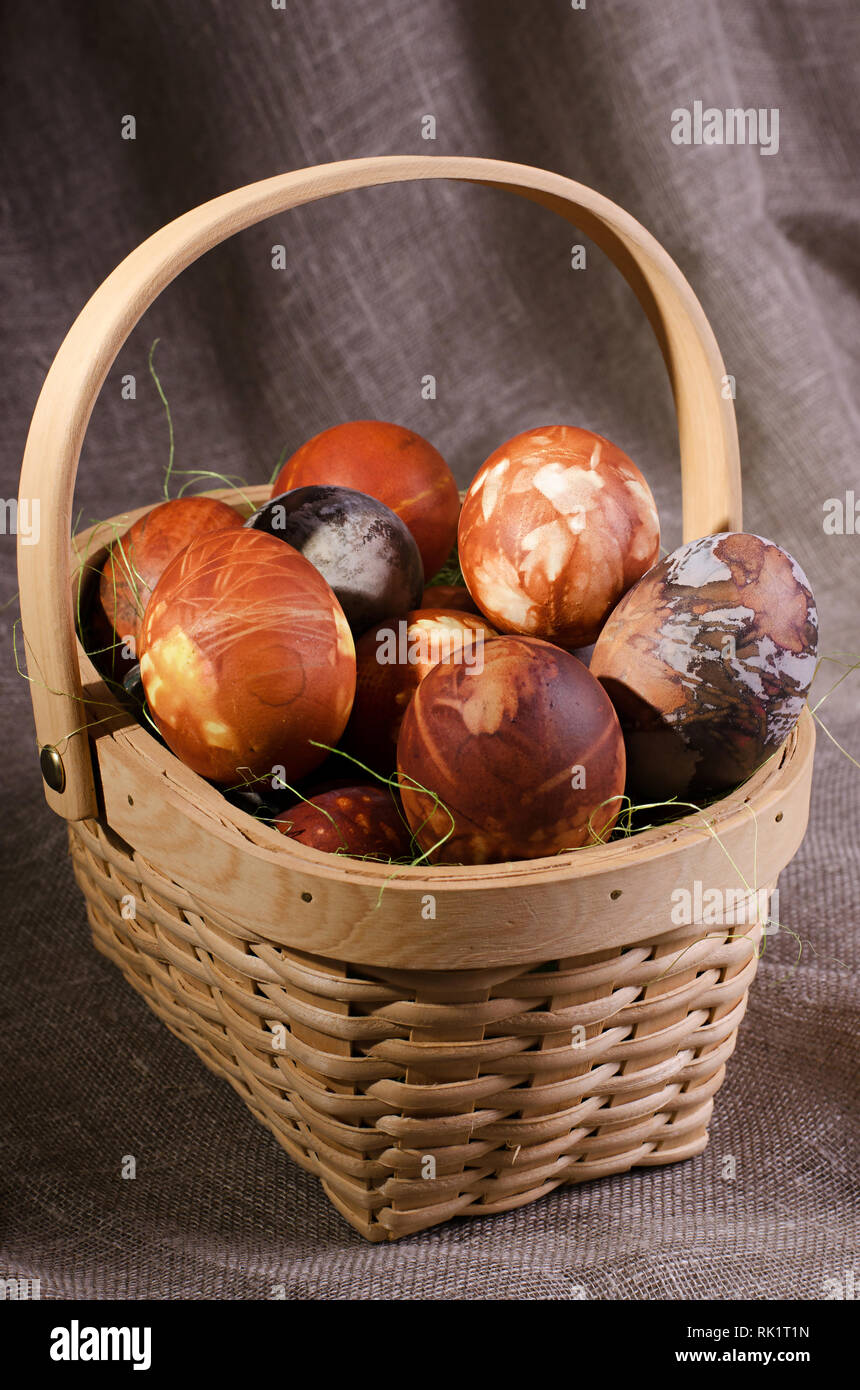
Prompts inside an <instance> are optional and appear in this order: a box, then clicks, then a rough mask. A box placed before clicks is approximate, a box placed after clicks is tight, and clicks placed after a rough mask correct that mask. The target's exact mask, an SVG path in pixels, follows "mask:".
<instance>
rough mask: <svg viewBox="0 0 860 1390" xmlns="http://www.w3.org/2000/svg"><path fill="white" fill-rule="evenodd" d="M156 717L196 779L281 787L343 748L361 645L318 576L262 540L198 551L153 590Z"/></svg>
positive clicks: (147, 668) (148, 672)
mask: <svg viewBox="0 0 860 1390" xmlns="http://www.w3.org/2000/svg"><path fill="white" fill-rule="evenodd" d="M140 643H141V657H140V674H141V678H142V680H143V686H144V690H145V692H146V699H147V703H148V705H149V708H150V710H151V712H152V717H153V719H154V720H155V722H156V724H157V725H158V728H159V730H160V732H161V733H162V735H163V736H164V739H165V741H166V743H167V744H168V746H169V747H170V748H171V749H172V750H173V752H174V753H175V754H176V756H177V757H178V758H181V759H182V761H183V762H184V763H186V764H187V765H188V766H189V767H190V768H192V769H193V771H194V772H197V773H199V774H200V775H201V776H202V777H208V778H209V779H210V780H211V781H213V782H219V783H227V784H228V785H229V786H235V785H237V784H240V783H242V782H243V781H248V780H251V779H254V778H265V777H271V775H272V771H273V769H275V768H277V769H280V771H279V772H278V776H279V777H282V778H283V779H284V780H285V781H286V782H289V783H295V781H296V780H297V779H298V778H300V777H302V776H304V775H305V774H306V773H308V772H310V771H311V769H313V768H314V767H318V766H319V765H320V764H321V763H322V761H323V759H324V758H325V757H326V751H325V748H319V747H317V746H316V745H317V744H325V745H327V746H329V747H331V746H333V745H334V744H336V743H337V741H338V739H339V738H340V736H341V734H342V733H343V730H344V728H345V727H346V721H347V719H348V717H349V712H350V709H351V708H352V700H353V695H354V694H355V646H354V643H353V640H352V633H351V632H350V630H349V627H348V625H347V621H346V618H345V617H344V615H343V610H342V608H341V606H340V604H339V603H338V601H337V599H336V598H335V596H334V594H333V593H332V591H331V589H330V588H329V586H328V584H327V583H326V581H325V580H324V579H323V577H322V575H321V574H320V573H319V571H318V570H317V569H315V568H314V566H313V565H312V564H311V563H310V561H308V560H305V559H304V557H303V556H301V555H299V553H298V551H296V550H293V548H292V546H289V545H285V544H284V543H283V541H279V540H276V539H275V537H274V536H268V535H266V534H265V533H264V532H262V531H251V530H246V529H245V528H244V527H239V528H238V530H229V531H212V532H209V534H207V535H203V536H199V537H198V538H197V539H196V540H194V541H192V542H191V544H190V545H188V546H187V547H186V548H185V550H183V551H182V553H181V554H180V555H178V556H177V557H176V559H175V560H173V561H171V563H170V564H169V565H168V567H167V569H166V570H165V571H164V573H163V575H162V576H161V578H160V579H159V581H158V583H157V584H156V586H155V588H154V590H153V592H152V597H151V598H150V600H149V603H148V604H147V607H146V613H145V614H144V618H143V623H142V626H141V637H140Z"/></svg>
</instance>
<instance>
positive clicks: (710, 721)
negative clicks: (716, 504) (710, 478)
mask: <svg viewBox="0 0 860 1390" xmlns="http://www.w3.org/2000/svg"><path fill="white" fill-rule="evenodd" d="M817 645H818V618H817V613H816V609H815V600H814V599H813V596H812V591H811V589H810V587H809V581H808V580H807V578H806V575H805V574H804V573H803V570H802V569H801V568H800V566H799V565H798V563H797V561H796V560H794V559H793V558H792V557H791V555H789V554H788V553H787V552H786V551H785V550H782V549H780V547H779V546H778V545H775V544H774V543H773V541H769V540H765V539H764V537H762V536H755V535H750V534H748V533H745V532H721V533H719V534H717V535H712V536H704V537H703V538H702V539H701V540H696V541H690V542H689V543H688V544H686V545H682V546H681V547H680V548H679V549H678V550H676V551H674V552H673V553H672V554H671V555H669V556H667V558H666V559H665V560H662V561H661V562H660V563H659V564H658V565H655V566H654V568H653V569H652V570H651V571H650V572H649V573H648V574H646V575H645V577H644V578H643V579H640V581H639V583H638V584H636V585H635V586H634V587H633V588H632V589H631V590H630V592H629V593H628V594H627V595H626V596H625V597H624V598H623V599H622V600H621V602H620V603H619V605H618V607H617V608H616V609H615V611H614V613H613V614H612V616H611V617H610V618H609V621H608V622H607V623H606V626H605V627H604V629H603V631H602V633H601V634H600V637H599V638H598V641H597V645H596V646H595V648H594V654H593V656H592V658H591V666H590V669H591V673H592V675H594V676H596V677H597V678H598V680H599V681H600V682H601V684H602V685H603V686H604V688H605V689H606V692H607V694H608V695H609V697H610V699H611V700H612V703H613V704H614V705H615V708H616V710H617V712H618V717H619V719H620V720H621V726H622V728H623V730H624V739H625V745H626V749H627V774H628V781H627V790H628V792H629V794H630V795H631V796H632V797H633V798H634V799H635V800H642V799H648V800H652V799H658V798H659V799H665V798H669V797H671V796H679V797H684V796H688V797H690V796H692V797H699V796H701V795H702V794H709V793H714V792H717V791H721V790H726V789H727V788H729V787H733V786H736V785H737V784H738V783H739V782H742V781H743V780H744V779H745V778H747V777H749V776H750V775H751V774H752V773H753V772H754V771H755V770H756V768H757V767H759V766H760V765H761V764H762V762H763V761H764V760H765V759H766V758H767V757H769V756H770V754H771V753H773V752H775V751H776V749H777V748H779V747H780V745H781V744H782V743H784V741H785V739H786V738H787V737H788V735H789V734H790V733H791V731H792V729H793V728H794V726H795V724H796V723H797V720H798V718H799V717H800V713H801V710H802V709H803V705H804V701H805V699H806V695H807V692H808V690H809V686H810V683H811V681H812V676H813V673H814V671H815V660H816V651H817Z"/></svg>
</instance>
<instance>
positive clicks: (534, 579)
mask: <svg viewBox="0 0 860 1390" xmlns="http://www.w3.org/2000/svg"><path fill="white" fill-rule="evenodd" d="M659 546H660V525H659V520H658V517H657V508H656V506H655V503H654V498H653V497H652V495H651V490H650V488H649V487H648V484H647V483H646V481H645V479H644V478H643V476H642V474H641V473H640V471H639V469H638V468H637V467H636V465H635V463H633V462H632V460H631V459H629V458H628V457H627V455H626V454H623V453H622V452H621V450H620V449H618V448H617V447H616V446H615V445H614V444H612V443H610V441H609V440H608V439H604V438H603V437H602V436H601V435H599V434H592V433H591V431H590V430H583V429H576V428H573V427H572V426H568V425H547V426H544V427H543V428H541V429H534V430H527V431H526V432H525V433H524V434H518V435H516V436H515V438H513V439H510V440H508V442H507V444H503V445H502V446H501V448H499V449H496V451H495V453H493V454H491V455H490V457H489V458H488V459H487V461H486V463H485V464H484V465H483V467H482V468H481V469H480V470H479V471H478V473H477V474H476V476H475V478H474V481H473V482H472V485H471V487H470V488H469V491H468V493H467V494H466V500H465V502H464V503H463V510H462V512H461V514H460V526H459V553H460V566H461V569H462V571H463V575H464V578H465V580H466V583H467V585H468V587H469V592H470V593H471V595H472V597H473V598H474V600H475V602H476V603H477V605H478V607H479V609H480V610H481V612H482V613H484V614H486V616H487V618H488V619H489V621H490V622H491V623H492V624H493V626H494V627H496V628H498V629H499V631H500V632H520V633H524V634H527V635H530V636H533V637H541V638H545V639H546V640H547V641H550V642H554V643H557V644H558V645H559V646H562V647H566V648H568V649H571V648H574V647H585V646H588V645H589V644H590V643H591V642H593V641H594V640H595V638H596V637H597V634H598V633H599V631H600V629H601V627H602V626H603V624H604V622H605V621H606V619H607V617H608V616H609V614H610V612H611V611H612V609H613V608H614V606H615V604H616V603H617V602H618V600H619V599H620V598H621V596H622V594H624V593H625V592H626V591H627V589H629V588H630V586H631V585H632V584H634V583H635V582H636V580H637V579H639V578H640V577H641V576H642V575H643V574H644V573H645V571H646V570H648V569H650V567H651V566H652V565H653V564H654V561H655V560H656V559H657V556H658V554H659Z"/></svg>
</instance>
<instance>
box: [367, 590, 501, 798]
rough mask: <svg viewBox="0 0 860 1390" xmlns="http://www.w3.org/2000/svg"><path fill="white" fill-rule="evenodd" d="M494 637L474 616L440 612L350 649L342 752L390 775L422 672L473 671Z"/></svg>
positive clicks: (382, 628) (395, 623)
mask: <svg viewBox="0 0 860 1390" xmlns="http://www.w3.org/2000/svg"><path fill="white" fill-rule="evenodd" d="M495 636H496V633H495V630H494V629H493V628H491V627H490V626H489V624H488V623H486V622H485V621H484V619H483V618H479V617H478V616H477V614H474V613H458V612H455V611H451V612H445V611H443V610H441V609H418V610H417V611H415V612H413V613H407V614H406V617H405V618H389V619H388V620H387V621H386V622H384V623H379V624H378V625H377V626H376V627H374V628H371V629H370V631H369V632H366V633H365V634H364V636H363V637H361V638H359V641H358V643H357V644H356V648H355V665H356V683H355V702H354V704H353V707H352V714H351V716H350V720H349V724H348V725H347V729H346V733H345V735H344V739H343V747H344V748H346V749H347V751H348V752H350V753H352V754H353V755H354V756H355V757H356V758H359V759H360V760H361V761H362V762H363V763H366V764H367V766H369V767H372V768H373V769H374V770H375V771H377V772H381V773H385V774H387V773H389V772H391V771H393V769H394V767H395V764H396V762H397V738H398V735H399V733H400V724H401V721H402V719H403V715H404V714H405V712H406V708H407V706H408V704H409V702H410V700H411V699H412V696H413V695H414V694H415V691H416V690H417V689H418V686H419V684H420V683H421V681H422V680H423V679H424V677H425V676H426V675H427V672H428V671H430V670H432V668H433V667H434V666H435V665H437V663H438V662H440V661H453V662H459V663H460V664H462V665H465V666H467V667H468V668H469V669H471V670H475V669H477V668H478V666H479V665H480V664H481V662H482V661H483V646H484V643H485V642H486V641H488V640H489V639H490V638H491V637H495Z"/></svg>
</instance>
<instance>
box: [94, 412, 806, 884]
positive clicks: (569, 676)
mask: <svg viewBox="0 0 860 1390" xmlns="http://www.w3.org/2000/svg"><path fill="white" fill-rule="evenodd" d="M659 542H660V527H659V520H658V516H657V509H656V506H655V503H654V498H653V496H652V494H651V491H650V489H649V487H648V484H647V482H646V481H645V479H644V477H643V476H642V474H641V472H640V471H639V469H638V468H637V467H636V465H635V464H634V463H633V462H632V461H631V460H630V459H629V458H628V457H627V456H626V455H625V454H624V453H622V452H621V450H620V449H618V448H617V447H616V446H615V445H614V444H611V443H610V442H609V440H607V439H604V438H602V437H601V436H600V435H596V434H593V433H591V432H590V431H588V430H584V429H577V428H572V427H568V426H547V427H545V428H541V429H534V430H529V431H526V432H525V433H524V434H520V435H517V436H516V437H515V438H514V439H511V440H509V441H508V442H507V443H506V444H503V445H502V446H501V447H500V448H498V449H497V450H496V451H495V452H494V453H493V454H491V455H490V457H489V458H488V459H487V461H486V462H485V463H484V464H483V466H482V467H481V468H480V469H479V471H478V473H477V475H476V476H475V478H474V480H473V482H472V484H471V486H470V488H469V490H468V492H467V494H466V498H465V501H464V502H463V504H462V507H461V505H460V499H459V494H458V491H457V486H456V483H455V481H454V478H453V475H452V473H451V471H450V469H449V468H448V466H447V464H446V463H445V461H444V459H443V458H442V456H441V455H440V454H439V453H438V452H437V450H436V449H434V448H433V446H432V445H431V444H429V443H428V442H427V441H426V440H424V439H422V438H421V437H420V436H418V435H416V434H414V433H413V432H412V431H410V430H407V429H403V428H401V427H400V426H397V425H392V424H386V423H383V422H381V421H356V422H353V423H350V424H345V425H337V426H334V427H333V428H331V429H328V430H325V431H323V432H322V433H321V434H319V435H317V436H315V438H313V439H311V440H309V441H308V442H307V443H306V444H304V445H303V446H302V447H301V448H300V449H299V450H298V452H297V453H296V454H294V455H293V457H292V458H291V459H289V460H288V462H287V463H286V464H285V465H284V466H283V468H282V469H281V471H280V473H279V475H278V477H277V479H276V481H275V484H274V487H273V490H272V495H271V498H270V499H269V501H267V502H266V503H265V504H264V505H263V506H262V507H260V509H259V510H258V511H257V512H255V513H254V514H253V515H252V516H250V517H248V518H247V519H245V518H244V517H243V516H241V515H240V514H239V512H238V511H236V510H234V509H233V508H232V507H230V506H228V505H227V504H226V503H225V502H222V501H216V500H213V499H210V498H203V497H190V498H179V499H176V500H173V501H167V502H164V503H162V504H160V505H159V506H157V507H154V508H153V509H152V510H151V511H149V512H147V513H146V514H145V515H144V516H142V517H141V518H139V519H138V521H136V522H135V524H134V525H133V526H132V527H131V528H130V530H129V531H128V532H126V534H125V535H124V536H123V537H121V538H120V539H119V540H117V541H116V542H115V543H114V544H113V545H112V547H111V549H110V551H109V553H108V556H107V559H106V560H105V562H104V565H103V567H102V569H101V573H100V576H99V584H98V592H97V595H96V602H95V605H94V608H93V611H92V614H91V622H90V627H89V633H90V635H94V636H95V643H96V645H98V646H99V647H100V648H101V650H103V651H108V652H109V653H110V656H111V660H110V663H109V664H110V675H111V676H112V677H115V678H116V677H119V678H120V679H122V680H123V684H124V686H125V689H126V691H127V692H129V694H130V697H131V698H132V699H133V700H134V701H136V708H137V710H138V712H139V714H140V715H141V716H143V715H146V716H147V717H148V718H149V720H150V722H151V724H152V725H154V727H155V729H156V730H157V732H158V734H159V736H160V737H161V738H162V739H163V741H164V742H165V743H166V744H167V746H168V747H169V748H170V749H171V750H172V752H173V753H174V754H175V755H176V756H177V757H178V758H180V759H181V760H182V761H183V762H184V763H185V764H186V765H187V766H188V767H189V768H191V769H192V770H193V771H194V772H196V773H198V774H199V775H200V776H201V777H204V778H206V779H208V780H209V781H210V782H212V783H213V784H214V785H216V786H217V787H219V788H220V789H221V790H222V791H223V792H224V794H225V795H226V796H227V797H228V798H229V799H231V800H232V801H234V802H235V803H236V804H237V805H239V806H241V807H242V808H244V809H245V810H249V811H251V812H252V813H253V814H257V815H259V816H262V817H263V818H264V819H266V820H269V821H270V822H271V823H273V824H274V825H275V826H276V828H277V829H278V830H281V831H282V832H283V833H284V834H286V835H289V836H291V837H292V838H293V839H295V840H298V841H300V842H301V843H303V844H305V845H308V846H310V847H312V848H314V849H316V850H322V851H326V852H334V853H342V854H348V855H353V856H359V857H371V858H378V859H383V860H387V861H402V862H409V861H410V860H413V859H416V858H417V857H418V856H426V858H427V860H428V861H429V862H435V863H440V862H444V863H460V864H481V863H491V862H499V861H507V860H516V859H534V858H539V857H543V856H548V855H555V854H558V853H560V852H562V851H564V850H570V849H576V848H579V847H581V846H583V845H587V844H593V843H599V842H602V841H605V840H607V839H608V838H609V836H610V835H611V833H612V831H613V827H614V826H615V823H616V821H617V819H618V817H619V814H620V813H621V811H622V809H623V808H624V807H625V806H630V805H631V804H634V803H635V804H643V803H645V804H653V803H657V802H667V801H668V802H671V801H674V800H677V801H679V802H681V803H689V802H690V801H694V802H696V803H700V802H701V801H702V800H704V799H708V798H713V797H714V796H719V795H720V794H722V793H724V792H726V791H727V790H729V789H730V788H732V787H735V786H736V785H738V784H739V783H740V782H742V781H743V780H745V779H746V778H747V777H749V776H750V774H751V773H753V772H754V771H755V770H756V769H757V768H758V767H759V766H761V764H762V763H763V762H764V761H765V759H767V758H768V757H769V756H770V755H771V754H772V753H774V752H775V751H776V750H777V749H778V748H779V747H780V746H781V744H782V743H783V742H784V740H785V739H786V738H787V736H788V735H789V733H790V732H791V730H792V728H793V727H794V724H795V723H796V721H797V719H798V717H799V715H800V712H801V710H802V708H803V703H804V700H805V698H806V694H807V691H808V689H809V685H810V682H811V680H812V675H813V671H814V669H815V661H816V647H817V618H816V611H815V604H814V600H813V596H812V592H811V590H810V587H809V584H808V582H807V580H806V577H805V575H804V574H803V571H802V570H801V569H800V567H799V566H798V564H797V563H796V562H795V561H794V560H793V559H792V557H791V556H790V555H788V554H787V553H786V552H785V551H784V550H781V549H780V547H779V546H777V545H775V544H774V543H773V542H772V541H769V540H765V539H764V538H763V537H760V536H756V535H750V534H747V533H731V532H726V533H720V534H717V535H711V536H704V537H702V538H701V539H699V540H695V541H692V542H689V543H688V544H686V545H683V546H681V547H680V548H679V549H678V550H676V551H675V552H674V553H673V554H671V555H669V556H667V557H666V558H664V559H662V560H660V559H659V553H660V545H659ZM455 543H456V546H457V556H458V560H459V566H460V570H461V572H462V578H463V580H464V581H465V582H464V583H459V582H457V581H458V579H459V576H458V575H453V576H452V575H451V573H449V572H446V570H444V569H443V568H442V567H443V566H444V565H445V562H446V560H448V558H449V557H450V556H451V554H452V551H453V550H454V547H455ZM434 580H435V581H436V582H434ZM427 581H430V582H429V585H428V583H427ZM592 646H593V651H592V652H591V654H590V660H589V652H588V650H587V649H588V648H591V647H592ZM103 669H104V667H103ZM685 809H686V808H685V807H682V808H681V809H680V810H679V811H678V812H677V813H678V814H683V813H684V810H685Z"/></svg>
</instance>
